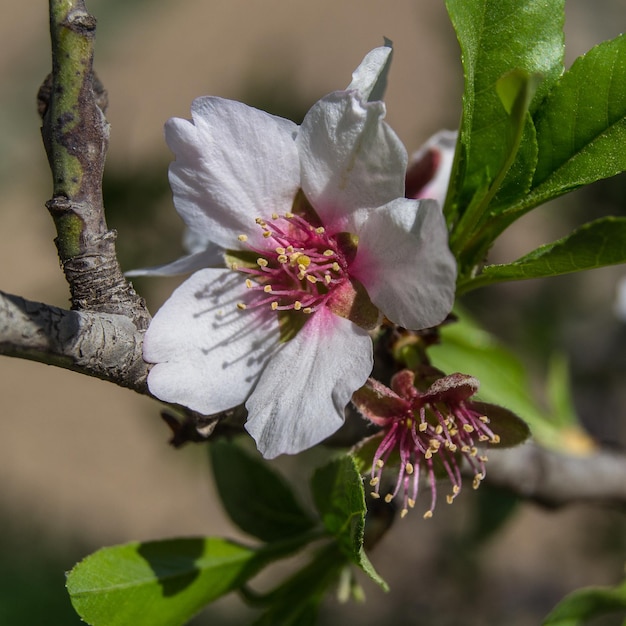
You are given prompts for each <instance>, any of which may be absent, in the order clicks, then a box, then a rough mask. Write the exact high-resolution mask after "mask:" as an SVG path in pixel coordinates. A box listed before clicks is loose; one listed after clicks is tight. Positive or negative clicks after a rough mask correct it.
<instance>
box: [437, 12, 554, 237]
mask: <svg viewBox="0 0 626 626" xmlns="http://www.w3.org/2000/svg"><path fill="white" fill-rule="evenodd" d="M446 6H447V9H448V13H449V15H450V19H451V20H452V24H453V26H454V29H455V31H456V34H457V38H458V40H459V44H460V47H461V55H462V61H463V68H464V75H465V89H464V93H463V116H462V121H461V129H460V139H459V141H460V147H459V149H457V155H456V157H455V168H454V172H453V175H452V179H451V183H450V184H451V190H450V192H449V194H448V197H449V199H450V201H451V204H452V206H447V207H446V214H447V217H448V219H449V222H450V223H456V222H457V218H458V216H459V215H458V214H460V213H461V212H462V211H463V209H464V207H466V206H467V205H468V204H469V202H470V200H471V199H472V198H474V197H475V194H476V191H477V190H478V189H479V188H480V187H481V185H484V183H485V176H486V177H487V181H488V186H489V187H490V188H491V190H490V191H491V195H493V194H494V193H495V192H496V191H497V189H494V188H493V186H492V183H493V181H496V180H497V179H498V178H500V179H502V177H503V175H504V174H506V171H507V169H508V167H509V166H510V164H511V163H512V157H513V156H514V154H515V152H516V151H517V146H516V145H515V142H512V141H511V139H512V138H513V137H515V136H517V135H519V134H520V132H519V128H520V125H523V124H524V123H525V116H524V112H525V109H526V105H527V106H529V109H530V111H531V112H532V111H534V110H535V108H536V107H537V106H538V104H539V103H540V102H541V100H542V99H543V98H544V97H545V95H546V94H547V93H548V91H549V89H550V88H551V87H552V85H553V83H554V82H555V81H556V80H557V78H558V77H559V76H560V75H561V74H562V72H563V22H564V9H563V6H564V0H550V1H548V2H545V1H543V0H446ZM513 70H515V71H516V72H518V76H517V79H519V78H520V77H521V76H526V77H528V79H527V80H526V81H522V82H519V81H518V84H517V85H515V82H516V79H515V78H514V79H508V80H507V79H506V78H504V84H500V86H499V88H498V87H497V84H498V81H499V80H501V79H503V77H505V75H509V74H510V73H511V72H512V71H513ZM535 76H540V77H542V78H543V81H542V82H541V84H540V85H538V86H537V89H536V92H534V96H533V95H532V92H533V91H534V89H529V86H530V83H529V82H528V80H529V78H530V77H535ZM533 87H534V84H533ZM498 91H499V92H500V93H498ZM524 91H526V93H522V92H524ZM531 98H532V100H531V101H530V102H528V100H529V99H531ZM515 102H518V104H520V105H521V104H522V103H525V106H514V103H515ZM507 109H509V111H508V112H507ZM528 141H530V140H528ZM526 154H529V152H528V151H527V152H526ZM528 168H531V170H530V171H532V169H533V168H534V163H532V162H531V163H529V164H528ZM522 174H523V175H524V177H525V178H527V177H528V172H524V173H520V175H522ZM513 182H514V181H510V184H512V183H513ZM447 204H448V203H447ZM483 204H484V206H486V204H488V202H487V203H483ZM479 217H480V216H479ZM469 230H470V231H471V229H469Z"/></svg>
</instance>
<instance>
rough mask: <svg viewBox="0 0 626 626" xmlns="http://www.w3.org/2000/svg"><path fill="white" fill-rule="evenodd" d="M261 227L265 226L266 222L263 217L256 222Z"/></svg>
mask: <svg viewBox="0 0 626 626" xmlns="http://www.w3.org/2000/svg"><path fill="white" fill-rule="evenodd" d="M254 221H255V222H256V223H257V224H258V225H259V226H265V220H264V219H263V218H262V217H257V218H256V219H255V220H254Z"/></svg>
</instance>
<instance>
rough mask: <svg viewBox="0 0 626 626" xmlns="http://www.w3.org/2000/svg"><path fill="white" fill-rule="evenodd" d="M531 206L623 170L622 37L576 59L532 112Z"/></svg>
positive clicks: (625, 80)
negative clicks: (534, 149) (534, 141)
mask: <svg viewBox="0 0 626 626" xmlns="http://www.w3.org/2000/svg"><path fill="white" fill-rule="evenodd" d="M535 125H536V128H537V142H538V146H539V156H538V162H537V169H536V171H535V177H534V181H533V191H532V192H531V194H530V196H529V197H528V198H527V199H526V200H525V201H524V204H523V206H522V207H518V208H516V209H515V211H516V212H519V211H520V210H523V211H526V210H528V209H529V208H532V207H533V206H537V205H538V204H540V203H542V202H545V201H546V200H548V199H550V198H554V197H556V196H559V195H561V194H563V193H566V192H568V191H570V190H572V189H575V188H576V187H579V186H581V185H586V184H589V183H592V182H594V181H596V180H599V179H601V178H607V177H609V176H614V175H615V174H618V173H619V172H622V171H624V170H626V150H624V145H625V144H626V36H624V35H620V36H619V37H617V38H616V39H613V40H611V41H605V42H604V43H601V44H600V45H598V46H596V47H595V48H593V49H592V50H590V51H589V52H588V53H587V54H585V55H583V56H582V57H579V58H578V59H577V60H576V61H575V62H574V64H573V65H572V67H571V68H570V70H569V71H568V72H566V73H565V74H564V75H563V77H562V78H561V80H560V81H559V82H558V84H557V85H556V86H555V88H554V90H553V91H552V92H551V93H550V95H549V96H548V97H547V98H546V100H545V101H544V103H543V104H542V106H541V108H540V109H539V110H538V111H537V115H536V119H535Z"/></svg>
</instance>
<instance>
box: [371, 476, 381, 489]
mask: <svg viewBox="0 0 626 626" xmlns="http://www.w3.org/2000/svg"><path fill="white" fill-rule="evenodd" d="M378 482H379V479H378V476H374V478H372V480H370V487H376V485H377V484H378Z"/></svg>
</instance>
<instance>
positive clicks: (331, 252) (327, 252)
mask: <svg viewBox="0 0 626 626" xmlns="http://www.w3.org/2000/svg"><path fill="white" fill-rule="evenodd" d="M322 254H323V255H324V256H333V254H335V251H334V250H324V252H322Z"/></svg>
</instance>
